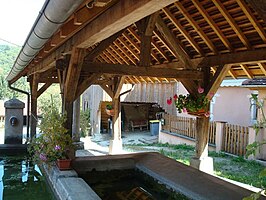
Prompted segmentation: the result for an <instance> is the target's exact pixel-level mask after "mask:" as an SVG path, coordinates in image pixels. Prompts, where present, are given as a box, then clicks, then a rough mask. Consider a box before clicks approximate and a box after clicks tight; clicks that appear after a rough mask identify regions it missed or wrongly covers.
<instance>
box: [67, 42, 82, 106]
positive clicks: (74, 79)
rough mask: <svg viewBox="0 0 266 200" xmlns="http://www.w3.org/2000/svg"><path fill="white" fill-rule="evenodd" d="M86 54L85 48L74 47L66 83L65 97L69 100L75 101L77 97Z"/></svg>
mask: <svg viewBox="0 0 266 200" xmlns="http://www.w3.org/2000/svg"><path fill="white" fill-rule="evenodd" d="M84 56H85V50H84V49H79V48H75V47H74V48H73V50H72V55H71V58H70V63H69V67H68V69H67V75H66V81H65V84H64V97H65V100H66V101H68V102H73V101H74V99H75V94H76V90H77V87H78V81H79V77H80V72H81V68H82V63H83V58H84Z"/></svg>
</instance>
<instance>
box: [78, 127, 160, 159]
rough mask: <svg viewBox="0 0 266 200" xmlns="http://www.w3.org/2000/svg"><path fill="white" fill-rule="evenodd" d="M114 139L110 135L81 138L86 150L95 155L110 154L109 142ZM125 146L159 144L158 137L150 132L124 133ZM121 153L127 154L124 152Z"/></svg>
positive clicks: (102, 134) (103, 134) (101, 134)
mask: <svg viewBox="0 0 266 200" xmlns="http://www.w3.org/2000/svg"><path fill="white" fill-rule="evenodd" d="M111 139H112V137H111V135H110V134H108V133H100V134H99V133H98V134H94V135H93V136H91V137H90V138H89V137H87V138H81V141H83V142H84V147H85V149H86V150H88V151H89V152H91V153H92V154H94V155H103V154H108V152H109V141H110V140H111ZM122 141H123V145H130V144H151V143H155V142H158V136H154V135H151V133H150V132H149V131H134V132H122ZM121 153H127V151H125V150H124V151H123V152H121Z"/></svg>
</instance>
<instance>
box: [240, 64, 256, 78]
mask: <svg viewBox="0 0 266 200" xmlns="http://www.w3.org/2000/svg"><path fill="white" fill-rule="evenodd" d="M240 67H241V68H242V69H243V71H244V72H245V74H246V75H247V77H248V78H250V79H252V78H253V74H252V73H251V71H250V70H249V68H248V66H247V65H244V64H241V65H240Z"/></svg>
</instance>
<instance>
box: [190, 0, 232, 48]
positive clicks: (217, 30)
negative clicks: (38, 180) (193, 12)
mask: <svg viewBox="0 0 266 200" xmlns="http://www.w3.org/2000/svg"><path fill="white" fill-rule="evenodd" d="M192 2H193V4H194V5H195V7H196V8H197V9H198V11H199V12H200V14H201V15H202V16H203V17H204V19H205V20H206V21H207V22H208V24H209V25H210V26H211V28H212V29H213V31H214V32H215V33H216V35H217V36H218V37H219V38H220V40H221V41H222V42H223V44H224V45H225V47H226V48H227V49H228V50H229V51H232V50H233V48H232V45H231V44H230V42H229V41H228V39H227V38H226V37H225V36H224V34H223V32H222V31H221V30H220V28H219V27H218V26H217V25H216V23H215V21H214V20H213V19H212V17H211V16H210V15H209V14H208V12H207V10H205V9H204V7H203V6H202V4H201V3H200V2H199V1H192Z"/></svg>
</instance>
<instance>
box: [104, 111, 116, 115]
mask: <svg viewBox="0 0 266 200" xmlns="http://www.w3.org/2000/svg"><path fill="white" fill-rule="evenodd" d="M105 111H106V114H107V115H110V116H114V115H115V111H114V109H112V110H108V109H105Z"/></svg>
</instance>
